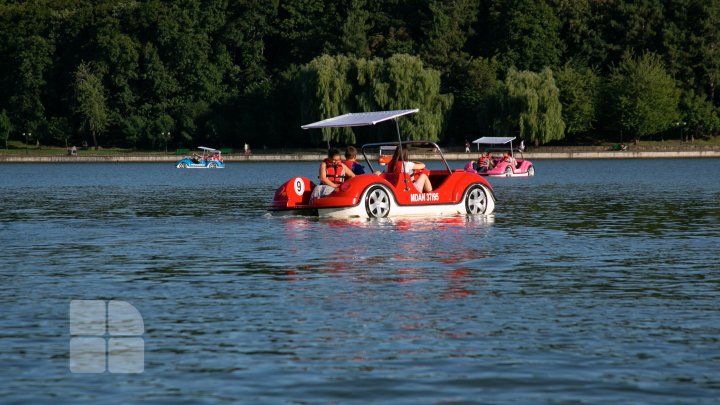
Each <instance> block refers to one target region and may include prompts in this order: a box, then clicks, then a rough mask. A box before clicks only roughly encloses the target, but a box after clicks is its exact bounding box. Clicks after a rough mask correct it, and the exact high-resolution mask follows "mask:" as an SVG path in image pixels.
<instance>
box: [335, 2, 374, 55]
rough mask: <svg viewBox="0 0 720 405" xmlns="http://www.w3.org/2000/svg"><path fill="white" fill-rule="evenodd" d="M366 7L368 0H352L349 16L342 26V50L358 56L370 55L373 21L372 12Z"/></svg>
mask: <svg viewBox="0 0 720 405" xmlns="http://www.w3.org/2000/svg"><path fill="white" fill-rule="evenodd" d="M365 7H366V0H350V5H349V7H348V10H347V17H346V19H345V22H344V23H343V24H342V28H341V30H342V34H341V36H340V42H341V44H342V49H341V51H343V52H345V53H346V54H348V55H350V56H355V57H358V58H367V57H369V56H370V44H369V42H368V32H369V30H370V29H371V28H372V23H371V22H370V21H369V18H370V12H369V11H368V10H367V9H366V8H365Z"/></svg>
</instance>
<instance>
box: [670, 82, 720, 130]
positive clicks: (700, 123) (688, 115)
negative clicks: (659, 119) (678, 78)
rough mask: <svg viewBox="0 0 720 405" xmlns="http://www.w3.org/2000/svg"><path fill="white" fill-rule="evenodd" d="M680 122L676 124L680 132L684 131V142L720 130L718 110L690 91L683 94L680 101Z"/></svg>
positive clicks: (706, 100) (708, 101)
mask: <svg viewBox="0 0 720 405" xmlns="http://www.w3.org/2000/svg"><path fill="white" fill-rule="evenodd" d="M680 113H681V114H682V122H678V123H677V124H678V126H680V127H681V131H684V130H685V137H686V139H685V140H688V139H687V138H689V140H690V141H694V140H695V138H696V137H700V138H704V137H707V136H709V135H711V134H712V133H714V132H717V131H719V130H720V117H718V109H717V108H716V107H715V106H713V104H712V103H711V102H710V100H708V99H706V98H705V97H704V96H703V95H700V94H695V92H694V91H692V90H690V91H687V92H683V94H682V98H681V100H680Z"/></svg>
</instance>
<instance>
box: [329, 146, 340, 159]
mask: <svg viewBox="0 0 720 405" xmlns="http://www.w3.org/2000/svg"><path fill="white" fill-rule="evenodd" d="M339 154H340V151H339V150H338V148H332V149H328V158H330V159H332V158H333V156H335V155H339Z"/></svg>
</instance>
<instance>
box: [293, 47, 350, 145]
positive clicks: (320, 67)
mask: <svg viewBox="0 0 720 405" xmlns="http://www.w3.org/2000/svg"><path fill="white" fill-rule="evenodd" d="M351 63H352V62H351V60H350V59H349V58H348V57H346V56H329V55H322V56H320V57H318V58H315V59H313V60H312V61H311V62H310V63H308V64H307V65H305V66H304V67H303V69H302V70H301V72H300V86H301V94H302V98H303V99H304V100H307V101H308V102H306V103H304V104H303V105H302V107H303V108H302V117H303V119H304V120H305V121H307V122H311V121H314V120H315V119H316V118H317V119H321V120H322V119H326V118H331V117H335V116H337V115H341V114H346V113H349V112H351V110H352V107H351V105H350V95H351V92H352V86H351V84H350V83H349V82H348V76H349V71H350V65H351ZM323 133H324V134H323V140H325V141H326V142H328V144H329V143H330V141H336V142H344V143H348V144H350V143H355V134H354V133H353V131H352V130H351V129H350V128H332V129H324V130H323Z"/></svg>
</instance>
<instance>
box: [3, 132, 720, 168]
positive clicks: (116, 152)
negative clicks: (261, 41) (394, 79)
mask: <svg viewBox="0 0 720 405" xmlns="http://www.w3.org/2000/svg"><path fill="white" fill-rule="evenodd" d="M616 145H617V144H611V143H607V144H602V145H586V146H540V147H537V148H535V147H529V148H528V149H527V150H526V151H525V157H526V158H528V159H568V158H580V159H598V158H600V159H602V158H653V157H656V158H668V157H678V158H684V157H720V137H717V138H713V139H710V140H703V141H695V142H680V141H679V140H672V141H664V142H660V141H646V142H641V143H640V144H638V145H632V144H629V145H628V150H627V151H618V150H616V148H617V146H616ZM10 146H11V147H10V148H8V149H0V163H2V162H6V163H33V162H37V163H42V162H67V163H70V162H78V163H80V162H118V163H120V162H172V161H175V160H179V159H180V158H182V156H183V155H186V154H187V153H182V152H183V151H176V150H168V151H167V152H165V151H161V152H158V151H148V150H132V149H122V148H108V149H99V150H94V149H92V148H90V149H87V150H82V149H78V150H77V156H70V155H69V153H68V149H66V148H60V147H39V148H38V147H36V146H35V145H28V147H27V149H26V148H25V145H24V144H22V143H20V142H12V143H11V145H10ZM178 152H181V153H178ZM190 152H192V151H190ZM228 152H229V150H226V153H224V154H223V156H224V157H225V160H226V161H231V162H232V161H283V160H290V161H296V160H320V159H322V157H324V154H325V152H326V151H325V150H324V149H322V148H307V149H301V148H288V149H263V150H256V151H255V153H253V154H252V155H250V156H246V155H245V154H244V153H243V151H242V149H239V150H238V151H237V152H239V153H237V152H235V151H234V150H233V151H232V152H230V153H228ZM443 154H444V155H445V156H446V158H447V159H448V160H465V159H472V158H473V157H474V156H476V155H477V151H476V150H473V151H472V152H471V153H464V148H463V147H449V148H443ZM419 158H421V159H429V160H433V159H436V158H437V157H436V156H433V155H425V156H419Z"/></svg>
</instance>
